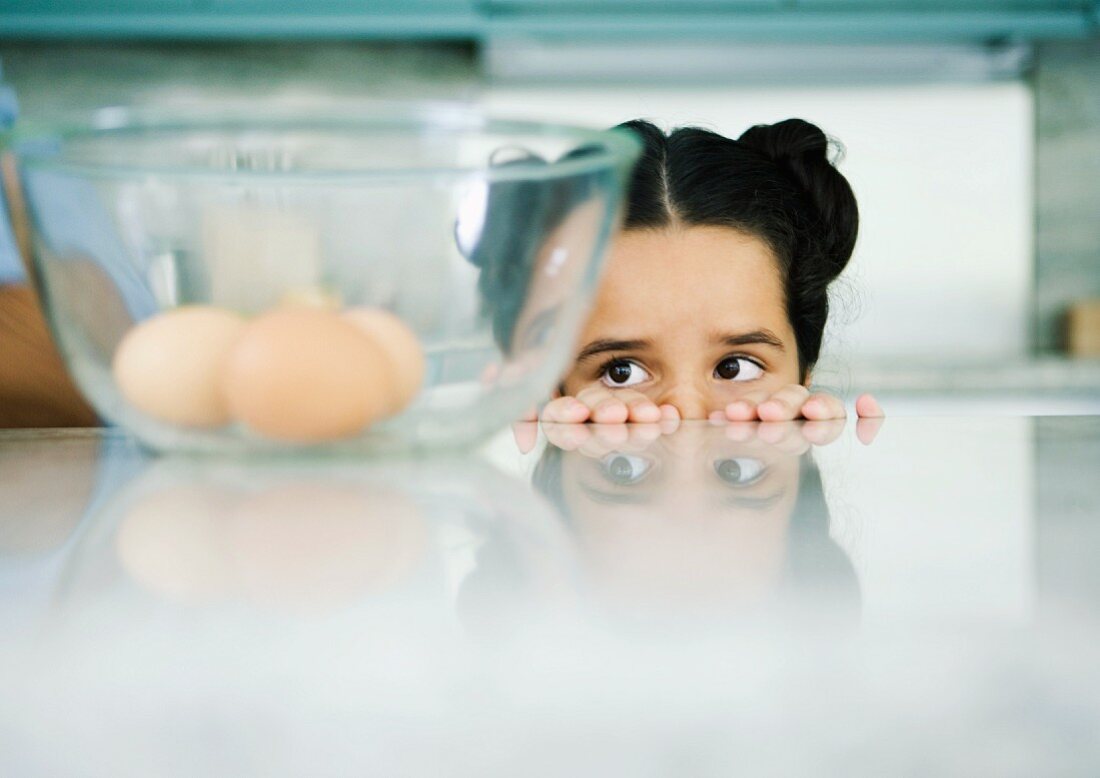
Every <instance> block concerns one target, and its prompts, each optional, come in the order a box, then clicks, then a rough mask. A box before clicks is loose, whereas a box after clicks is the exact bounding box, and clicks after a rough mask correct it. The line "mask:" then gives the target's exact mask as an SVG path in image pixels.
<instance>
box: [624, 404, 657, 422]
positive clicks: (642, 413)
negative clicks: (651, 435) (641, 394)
mask: <svg viewBox="0 0 1100 778" xmlns="http://www.w3.org/2000/svg"><path fill="white" fill-rule="evenodd" d="M630 417H631V420H632V421H636V422H641V423H643V424H646V423H653V422H657V421H660V420H661V409H660V408H658V407H657V406H656V405H654V404H653V403H641V404H639V405H636V406H634V408H633V409H631V412H630Z"/></svg>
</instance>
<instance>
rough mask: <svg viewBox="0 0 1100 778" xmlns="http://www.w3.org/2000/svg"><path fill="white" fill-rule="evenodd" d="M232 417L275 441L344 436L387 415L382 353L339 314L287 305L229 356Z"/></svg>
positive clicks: (252, 328)
mask: <svg viewBox="0 0 1100 778" xmlns="http://www.w3.org/2000/svg"><path fill="white" fill-rule="evenodd" d="M224 386H225V392H226V397H227V398H228V400H229V407H230V410H231V412H232V414H233V416H234V417H235V418H236V419H238V420H239V421H241V422H243V423H244V424H246V425H247V426H248V427H250V428H251V429H253V430H254V431H256V432H258V433H259V434H261V435H265V436H267V437H269V438H275V439H277V440H285V441H294V442H301V443H311V442H320V441H325V440H334V439H338V438H344V437H349V436H351V435H355V434H357V433H359V432H361V431H362V430H363V429H364V428H365V427H366V426H367V425H368V424H370V423H371V422H372V421H374V420H375V419H377V418H378V417H379V416H381V415H382V414H384V413H385V411H386V407H387V404H388V402H389V398H390V396H391V394H392V392H393V382H392V379H391V378H390V375H389V370H388V369H387V361H386V356H385V354H384V353H383V352H382V349H381V348H380V347H379V346H377V345H376V344H375V343H374V341H373V340H371V339H370V338H369V337H366V336H365V335H364V334H363V332H362V331H361V330H359V329H358V328H356V327H355V326H353V325H351V324H350V323H348V322H347V321H345V320H344V319H343V318H341V317H340V316H339V315H338V314H335V313H331V312H328V311H325V310H323V309H318V308H308V307H295V306H292V307H288V308H281V309H278V310H275V311H272V312H270V313H267V314H264V315H263V316H260V317H258V318H257V319H255V320H254V321H253V322H251V323H250V324H249V325H248V326H247V327H246V328H245V330H244V332H243V333H242V334H241V337H240V339H239V340H238V341H237V344H236V346H235V347H234V349H233V352H232V354H231V355H230V357H229V362H228V367H227V370H226V374H225V383H224Z"/></svg>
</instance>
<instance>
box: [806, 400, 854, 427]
mask: <svg viewBox="0 0 1100 778" xmlns="http://www.w3.org/2000/svg"><path fill="white" fill-rule="evenodd" d="M847 415H848V413H847V411H845V410H844V403H843V402H841V401H840V398H839V397H833V396H832V395H831V394H825V393H818V394H811V395H810V396H809V397H808V398H807V399H806V402H804V403H802V416H803V418H806V419H813V420H817V421H820V420H823V419H843V418H845V417H846V416H847Z"/></svg>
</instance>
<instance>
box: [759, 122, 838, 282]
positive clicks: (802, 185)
mask: <svg viewBox="0 0 1100 778" xmlns="http://www.w3.org/2000/svg"><path fill="white" fill-rule="evenodd" d="M738 142H739V143H742V144H744V145H745V146H748V147H749V148H751V149H753V150H755V151H757V152H759V153H760V154H762V155H763V156H765V157H767V158H768V159H769V160H771V161H772V162H774V163H775V164H776V165H778V166H779V168H780V169H781V170H783V171H784V172H785V173H786V174H787V176H788V177H789V178H790V179H791V180H792V181H793V182H794V183H795V184H797V186H798V188H799V189H800V190H801V191H802V192H803V193H804V195H805V196H806V197H807V199H808V200H809V203H810V204H811V205H812V206H813V208H814V210H816V212H817V214H818V215H819V217H820V219H821V223H822V227H823V228H824V229H823V230H822V232H823V235H824V236H825V244H826V245H825V249H826V250H825V254H826V257H825V258H826V260H827V261H829V262H830V264H831V265H833V270H834V273H835V275H839V274H840V272H841V271H842V270H843V269H844V266H845V265H846V264H847V262H848V259H849V258H850V257H851V255H852V250H853V249H854V248H855V243H856V233H857V232H858V230H859V209H858V207H857V205H856V198H855V195H854V194H852V188H851V186H849V184H848V181H847V179H845V178H844V176H842V175H841V174H840V171H838V170H837V169H836V168H835V167H834V166H833V164H832V162H830V161H829V139H828V138H827V137H826V136H825V133H824V132H822V131H821V128H819V127H818V126H817V125H815V124H810V123H809V122H807V121H803V120H802V119H787V120H785V121H781V122H776V123H775V124H758V125H756V126H755V127H750V128H749V129H748V130H746V131H745V132H744V133H743V134H742V135H741V137H740V138H738Z"/></svg>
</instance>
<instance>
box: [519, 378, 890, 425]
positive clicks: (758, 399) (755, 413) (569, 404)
mask: <svg viewBox="0 0 1100 778" xmlns="http://www.w3.org/2000/svg"><path fill="white" fill-rule="evenodd" d="M847 415H848V414H847V411H846V410H845V408H844V403H843V402H841V401H840V399H839V398H836V397H833V396H832V395H831V394H825V393H815V394H810V390H809V389H807V388H806V387H804V386H802V385H800V384H790V385H788V386H784V387H783V388H782V389H779V390H778V391H775V392H756V393H752V394H749V395H746V396H744V397H742V398H740V399H738V400H735V401H733V402H731V403H730V404H729V405H727V406H726V407H725V408H724V409H723V410H720V411H714V412H713V413H711V415H710V418H711V419H725V420H728V421H791V420H793V419H799V418H802V419H807V420H810V421H825V420H829V419H843V418H846V417H847ZM856 415H857V416H858V417H859V418H861V419H862V418H879V417H881V416H883V415H884V414H883V412H882V408H881V407H879V404H878V401H877V400H876V399H875V398H874V397H872V396H871V395H869V394H863V395H860V396H859V398H858V399H857V400H856ZM541 418H542V420H543V421H545V422H555V423H558V424H582V423H584V422H594V423H596V424H623V423H625V422H641V423H653V422H658V421H662V420H665V419H679V418H680V412H679V410H677V408H676V407H675V406H673V405H668V404H665V405H661V406H657V405H656V404H655V403H654V402H653V401H652V400H650V399H649V398H648V397H646V396H645V395H644V394H642V393H641V392H636V391H632V390H630V389H618V390H616V391H614V392H612V391H611V390H610V389H607V388H605V387H602V386H590V387H587V388H585V389H582V390H581V391H580V392H578V393H577V396H576V397H556V398H554V399H553V400H551V401H550V402H549V403H547V404H546V407H545V408H543V409H542V417H541ZM534 419H535V412H534V411H533V410H532V411H531V412H530V413H529V414H527V415H525V417H524V419H523V420H524V421H533V420H534Z"/></svg>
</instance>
